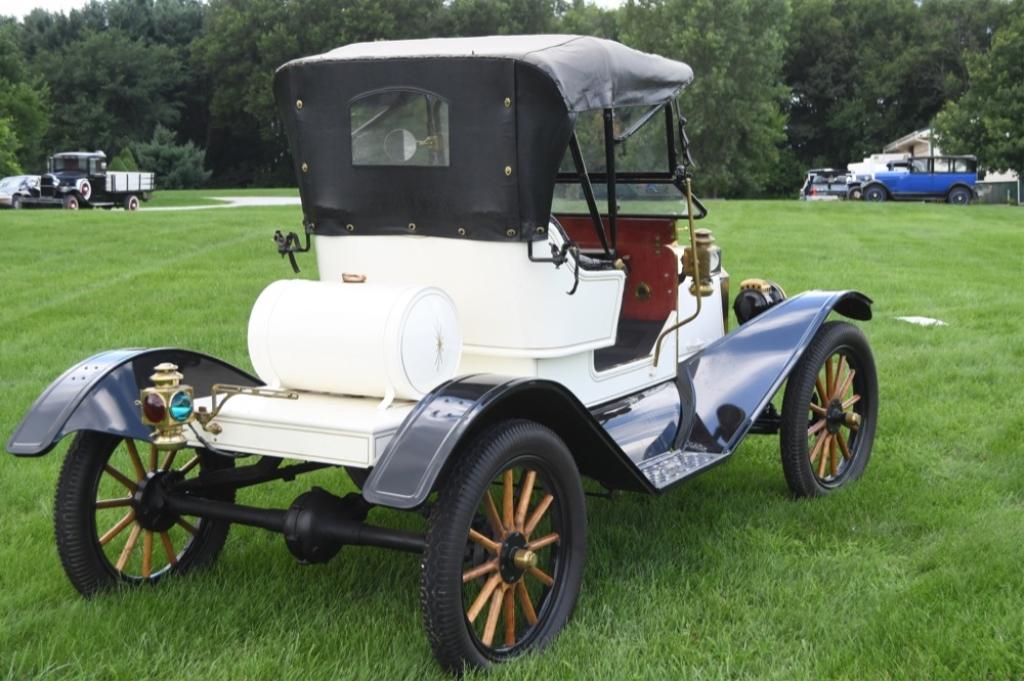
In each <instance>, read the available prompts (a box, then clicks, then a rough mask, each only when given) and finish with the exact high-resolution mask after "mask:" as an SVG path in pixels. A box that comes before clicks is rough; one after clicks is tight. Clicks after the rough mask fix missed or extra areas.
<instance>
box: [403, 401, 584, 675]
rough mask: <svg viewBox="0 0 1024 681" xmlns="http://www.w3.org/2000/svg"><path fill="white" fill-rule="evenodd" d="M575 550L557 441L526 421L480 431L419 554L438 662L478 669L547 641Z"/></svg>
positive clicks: (441, 497) (574, 523) (564, 597)
mask: <svg viewBox="0 0 1024 681" xmlns="http://www.w3.org/2000/svg"><path fill="white" fill-rule="evenodd" d="M492 491H493V494H492ZM585 554H586V504H585V502H584V496H583V487H582V485H581V483H580V477H579V473H578V471H577V470H576V463H575V462H574V461H573V458H572V455H571V454H570V453H569V450H568V449H567V448H566V446H565V444H564V443H563V442H562V440H561V439H559V437H558V436H557V435H555V433H553V432H552V431H551V430H549V429H548V428H545V427H544V426H541V425H539V424H537V423H533V422H530V421H505V422H502V423H499V424H497V425H496V426H494V427H493V428H491V429H490V430H488V431H486V432H484V433H482V434H481V435H480V436H479V437H478V438H477V439H476V440H475V441H474V443H473V444H472V445H471V446H470V447H469V448H468V449H467V450H466V451H465V452H464V453H462V454H461V458H460V459H459V461H458V462H457V463H456V465H455V468H454V469H453V470H452V471H451V473H450V474H449V475H448V476H447V478H446V481H445V483H444V484H443V486H442V487H441V489H440V492H439V494H438V497H437V502H436V503H435V504H434V506H433V509H432V511H431V515H430V527H429V530H428V532H427V541H426V549H425V551H424V553H423V576H422V582H421V589H420V596H421V602H422V606H423V618H424V623H425V626H426V629H427V635H428V637H429V639H430V643H431V646H432V647H433V649H434V655H435V657H436V658H437V660H438V662H440V664H441V666H442V667H444V668H445V669H447V670H449V671H453V672H461V671H462V670H463V669H465V668H474V667H475V668H480V667H487V666H489V665H490V664H492V663H495V662H502V661H505V660H508V659H510V658H513V657H515V656H517V655H520V654H522V653H524V652H527V651H530V650H537V649H540V648H543V647H544V646H546V645H547V644H548V643H550V642H551V641H552V640H553V639H554V637H555V636H556V635H557V634H558V632H559V631H561V629H562V627H563V626H565V623H566V621H568V619H569V616H570V615H571V614H572V611H573V608H574V607H575V605H576V598H577V596H578V595H579V590H580V581H581V579H582V574H583V562H584V560H585Z"/></svg>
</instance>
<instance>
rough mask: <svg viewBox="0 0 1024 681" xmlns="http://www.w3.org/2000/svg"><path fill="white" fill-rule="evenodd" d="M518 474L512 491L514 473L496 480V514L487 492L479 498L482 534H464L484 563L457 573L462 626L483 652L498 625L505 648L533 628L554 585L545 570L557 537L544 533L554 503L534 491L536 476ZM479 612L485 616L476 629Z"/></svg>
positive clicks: (533, 473)
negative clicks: (498, 485)
mask: <svg viewBox="0 0 1024 681" xmlns="http://www.w3.org/2000/svg"><path fill="white" fill-rule="evenodd" d="M519 470H520V471H521V473H520V475H519V479H518V485H517V482H516V470H513V469H509V470H506V471H504V472H503V473H502V475H501V486H502V495H501V509H500V510H499V509H498V506H497V505H496V504H495V502H494V498H493V496H492V495H491V492H490V490H488V491H487V492H485V493H484V498H483V500H482V504H481V514H482V515H483V516H486V518H487V526H486V528H485V530H484V531H480V530H477V529H472V528H471V529H470V530H469V537H468V539H469V541H470V542H471V544H475V545H476V546H477V547H479V548H480V549H482V550H483V554H484V560H483V562H478V564H476V565H473V566H472V567H469V568H468V569H467V570H465V571H464V572H463V573H462V583H463V587H464V591H466V594H465V595H466V599H465V600H466V601H467V602H468V606H467V608H466V621H467V622H468V623H469V626H470V629H471V630H472V631H473V632H474V633H475V634H476V635H477V637H478V638H479V641H480V643H482V644H483V645H484V646H486V647H492V646H494V645H495V639H496V636H497V634H498V622H499V619H501V620H503V627H502V634H503V635H502V638H501V640H502V642H503V643H504V646H505V647H509V648H510V647H512V646H514V645H516V644H517V643H518V642H520V641H522V640H523V639H524V638H525V637H526V636H527V635H528V634H529V633H530V631H531V629H532V628H533V627H534V625H536V624H537V610H538V609H539V607H540V606H543V602H544V598H546V596H547V593H548V591H549V590H550V588H551V587H552V586H553V585H554V583H555V578H554V577H553V576H552V575H551V574H550V573H549V570H551V566H552V565H553V564H554V560H553V555H552V549H554V548H555V547H556V546H557V545H558V543H559V541H560V537H559V535H558V533H557V532H553V531H550V528H547V527H546V526H548V525H549V524H550V521H551V519H550V517H549V515H548V511H549V510H550V508H551V505H552V504H553V503H554V501H555V497H554V495H552V494H550V493H548V492H546V491H545V490H540V489H538V487H537V472H536V471H534V470H530V469H519ZM517 487H518V494H517ZM534 603H537V604H538V607H536V608H535V607H534ZM484 610H486V611H487V615H486V617H485V618H484V619H483V622H482V623H481V621H480V619H481V618H480V615H482V614H483V612H484ZM481 625H482V626H481Z"/></svg>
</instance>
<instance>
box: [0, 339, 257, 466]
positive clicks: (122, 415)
mask: <svg viewBox="0 0 1024 681" xmlns="http://www.w3.org/2000/svg"><path fill="white" fill-rule="evenodd" d="M161 362H173V363H174V364H177V365H178V369H179V370H180V371H181V372H182V373H183V374H184V375H185V381H184V382H185V383H187V384H188V385H191V386H192V387H193V388H194V389H195V394H196V396H197V397H201V396H204V395H209V394H210V389H211V388H212V386H213V384H214V383H231V384H234V385H247V386H253V385H262V383H261V382H260V381H259V380H258V379H257V378H255V377H253V376H251V375H249V374H248V373H246V372H245V371H242V370H241V369H238V368H236V367H233V366H231V365H230V364H228V363H226V362H222V361H221V360H219V359H216V358H215V357H210V356H209V355H204V354H202V353H199V352H192V351H191V350H180V349H177V348H156V349H140V348H132V349H125V350H108V351H106V352H101V353H99V354H97V355H93V356H92V357H90V358H89V359H87V360H84V361H82V362H79V363H78V364H76V365H75V366H73V367H71V368H70V369H68V370H67V371H65V372H64V373H63V374H62V375H61V376H60V377H59V378H58V379H57V380H55V381H54V382H53V383H51V384H50V386H49V387H48V388H47V389H46V390H44V391H43V393H42V394H41V395H40V396H39V397H38V398H37V399H36V401H35V403H34V404H33V405H32V408H31V409H29V410H28V413H27V414H25V417H24V418H23V419H22V420H21V423H20V424H18V427H17V428H16V429H15V430H14V434H13V435H11V439H10V440H8V441H7V451H8V452H10V453H11V454H16V455H18V456H39V455H41V454H46V453H47V452H48V451H50V450H51V449H52V448H53V446H54V445H55V444H57V442H58V441H59V440H60V439H61V438H63V437H64V436H65V435H67V434H68V433H73V432H75V431H79V430H95V431H99V432H103V433H111V434H113V435H121V436H123V437H131V438H135V439H139V440H145V439H148V438H149V434H150V431H151V428H149V427H148V426H146V425H144V424H143V423H142V421H141V419H140V417H139V408H138V406H136V404H135V402H136V400H138V399H139V390H141V389H142V388H146V387H149V386H150V385H152V383H151V382H150V380H149V376H150V375H151V374H152V373H153V367H155V366H156V365H157V364H160V363H161Z"/></svg>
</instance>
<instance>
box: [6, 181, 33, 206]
mask: <svg viewBox="0 0 1024 681" xmlns="http://www.w3.org/2000/svg"><path fill="white" fill-rule="evenodd" d="M34 196H39V176H38V175H13V176H11V177H5V178H4V179H2V180H0V208H14V209H18V208H21V207H22V203H23V202H24V201H25V199H30V198H32V197H34Z"/></svg>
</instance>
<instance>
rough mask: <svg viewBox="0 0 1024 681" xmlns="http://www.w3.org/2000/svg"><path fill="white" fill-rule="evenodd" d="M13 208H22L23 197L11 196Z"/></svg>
mask: <svg viewBox="0 0 1024 681" xmlns="http://www.w3.org/2000/svg"><path fill="white" fill-rule="evenodd" d="M11 210H21V197H20V196H14V197H11Z"/></svg>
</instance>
